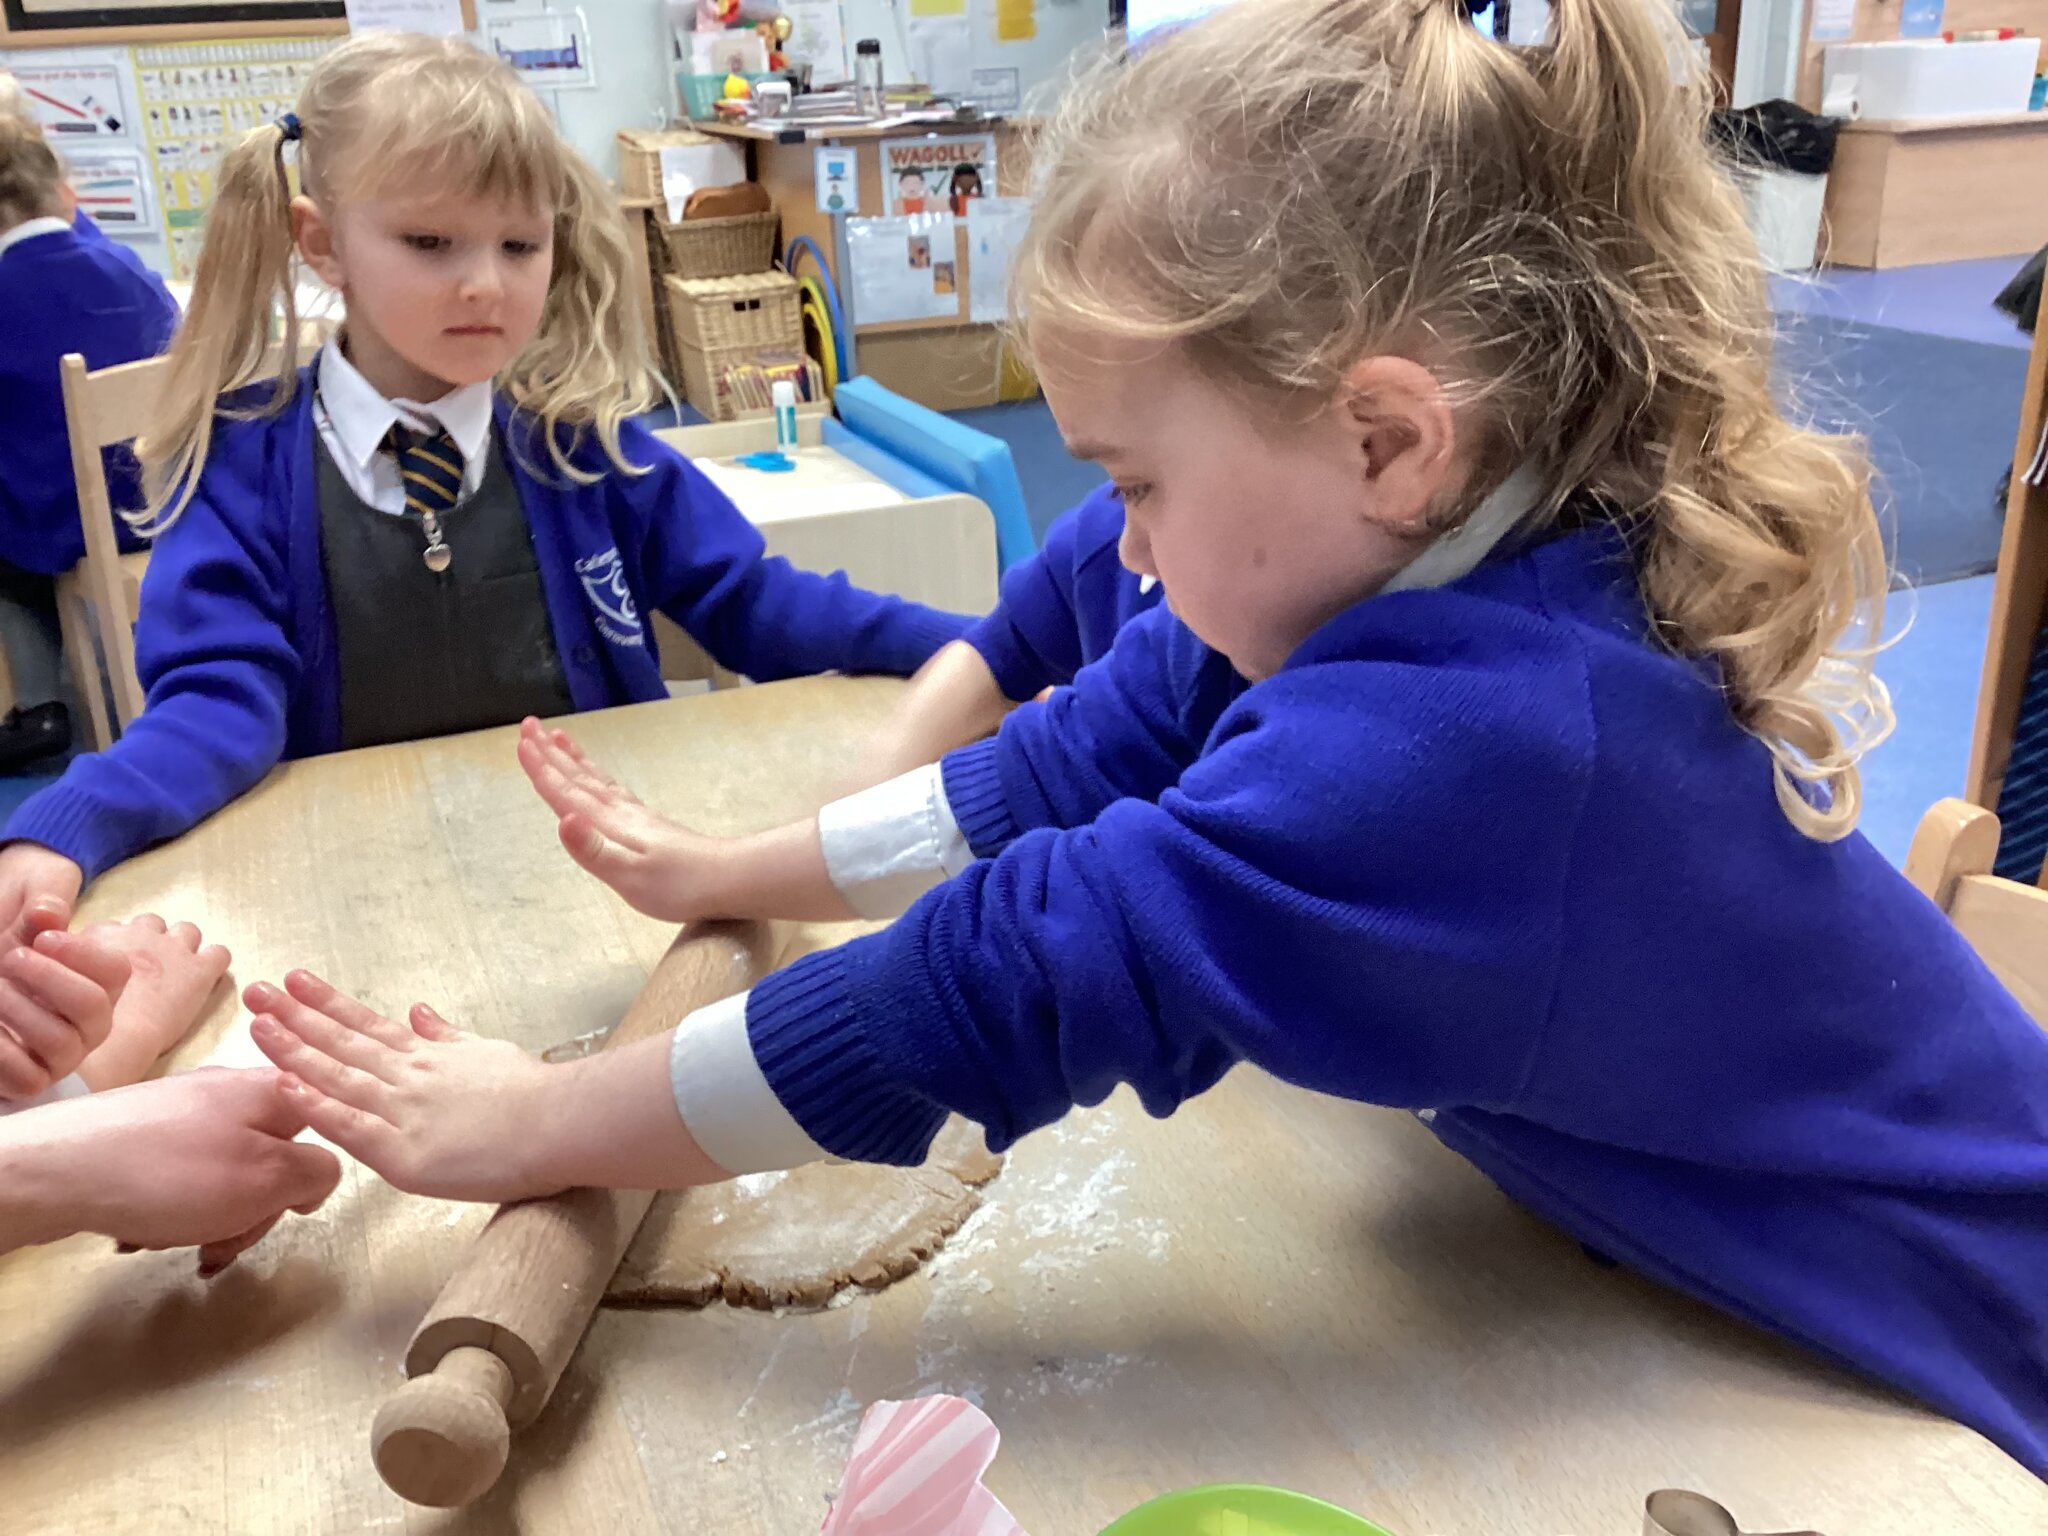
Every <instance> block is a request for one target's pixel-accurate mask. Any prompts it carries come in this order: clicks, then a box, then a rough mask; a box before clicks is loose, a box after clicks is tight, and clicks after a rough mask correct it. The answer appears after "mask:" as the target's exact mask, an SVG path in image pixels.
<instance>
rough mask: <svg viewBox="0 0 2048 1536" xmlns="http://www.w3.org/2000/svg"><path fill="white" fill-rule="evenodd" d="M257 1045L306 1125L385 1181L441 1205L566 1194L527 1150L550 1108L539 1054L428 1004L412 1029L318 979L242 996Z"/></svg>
mask: <svg viewBox="0 0 2048 1536" xmlns="http://www.w3.org/2000/svg"><path fill="white" fill-rule="evenodd" d="M242 1000H243V1001H244V1002H245V1003H247V1004H248V1005H249V1011H250V1012H251V1013H253V1014H255V1015H256V1018H255V1020H254V1022H253V1023H252V1024H251V1026H250V1033H251V1034H252V1035H253V1036H254V1037H255V1040H256V1044H257V1047H258V1048H259V1049H260V1050H261V1051H262V1052H263V1054H264V1055H265V1056H268V1057H269V1058H270V1059H271V1060H272V1061H273V1062H275V1063H276V1064H277V1065H278V1066H279V1067H280V1068H282V1069H283V1070H284V1072H285V1074H286V1078H285V1084H284V1092H285V1095H286V1097H287V1099H289V1100H290V1102H291V1103H292V1104H294V1105H295V1106H297V1108H298V1109H299V1111H300V1113H302V1114H303V1115H304V1116H305V1117H306V1122H307V1124H309V1125H311V1126H312V1127H313V1129H314V1130H316V1131H318V1132H319V1133H320V1134H321V1135H322V1136H325V1137H326V1138H327V1139H328V1140H329V1141H331V1142H333V1143H334V1144H335V1145H336V1146H338V1147H340V1148H341V1149H342V1150H343V1151H345V1152H347V1153H349V1154H350V1155H351V1156H353V1157H356V1158H359V1159H360V1160H361V1161H363V1162H364V1163H367V1164H368V1165H369V1166H370V1167H371V1168H372V1169H373V1170H375V1171H376V1172H377V1173H378V1174H380V1175H381V1176H382V1177H383V1178H384V1179H385V1180H386V1181H387V1182H389V1183H391V1184H394V1185H396V1186H397V1187H398V1188H400V1189H402V1190H405V1191H407V1192H408V1193H410V1194H415V1195H434V1196H437V1197H439V1198H441V1199H444V1200H518V1199H522V1198H524V1197H526V1196H529V1195H539V1194H549V1193H552V1192H553V1191H554V1190H557V1189H560V1188H562V1187H563V1185H562V1184H561V1183H560V1182H554V1183H550V1182H549V1179H548V1176H547V1175H546V1174H545V1173H544V1172H539V1171H536V1169H535V1167H534V1165H533V1161H532V1159H531V1158H529V1157H528V1156H527V1155H526V1154H527V1153H529V1152H531V1151H532V1150H533V1149H534V1147H535V1146H536V1140H535V1138H536V1136H537V1134H538V1133H539V1132H540V1131H541V1130H542V1129H544V1126H545V1121H546V1118H547V1116H548V1114H549V1111H550V1108H551V1106H550V1104H549V1101H548V1088H547V1083H546V1082H545V1079H546V1077H547V1075H548V1073H549V1071H550V1069H549V1068H548V1067H546V1066H545V1065H544V1064H543V1063H542V1062H541V1061H540V1060H539V1059H538V1058H536V1057H534V1056H531V1055H529V1054H528V1053H527V1052H525V1051H522V1050H521V1049H519V1047H518V1046H516V1045H511V1044H509V1043H507V1042H505V1041H502V1040H485V1039H482V1038H480V1037H478V1036H476V1035H470V1034H465V1033H464V1032H463V1031H462V1030H459V1029H457V1028H456V1027H455V1026H454V1025H453V1024H450V1023H449V1022H448V1021H447V1020H446V1019H444V1018H442V1017H441V1016H440V1015H439V1014H438V1013H436V1012H434V1010H433V1009H431V1008H429V1007H427V1006H426V1005H425V1004H424V1003H422V1004H420V1005H418V1006H416V1007H415V1008H414V1009H413V1010H412V1015H411V1018H412V1023H411V1026H410V1027H407V1026H406V1025H404V1024H400V1023H397V1022H395V1021H394V1020H391V1019H387V1018H385V1017H384V1016H383V1015H382V1014H380V1013H377V1012H376V1011H375V1010H374V1009H371V1008H367V1007H365V1006H364V1005H363V1004H361V1003H359V1002H357V1001H356V1000H355V999H354V998H352V997H349V996H347V995H345V994H344V993H341V992H338V991H336V990H335V989H334V988H333V987H331V986H329V985H328V984H327V983H326V982H324V981H322V980H321V979H320V978H319V977H317V976H314V975H312V974H311V973H309V972H306V971H293V972H292V973H291V974H290V975H288V976H286V977H285V982H284V987H283V988H282V989H280V988H277V987H274V986H271V985H269V984H268V983H267V982H258V983H257V984H256V985H254V986H252V987H250V988H249V989H248V990H247V991H245V992H244V993H243V994H242Z"/></svg>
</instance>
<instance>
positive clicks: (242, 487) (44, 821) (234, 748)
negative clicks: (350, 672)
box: [0, 439, 299, 920]
mask: <svg viewBox="0 0 2048 1536" xmlns="http://www.w3.org/2000/svg"><path fill="white" fill-rule="evenodd" d="M243 448H244V445H242V444H237V443H233V442H232V441H229V440H225V439H223V440H217V444H216V453H217V456H220V455H223V454H225V455H227V457H228V460H229V461H228V462H222V463H214V462H209V464H208V466H207V469H206V472H205V474H204V476H203V478H202V480H201V482H200V488H199V492H198V493H197V494H196V495H194V497H193V498H192V501H191V504H190V505H189V506H187V507H186V509H185V511H184V513H183V514H182V515H181V516H180V517H179V519H178V521H177V522H176V523H175V524H173V525H172V526H171V527H170V528H169V529H168V530H166V531H165V532H164V533H163V534H162V535H161V536H160V537H159V538H158V539H157V540H156V543H155V547H154V549H153V551H152V553H151V555H150V561H149V571H148V573H147V574H146V575H145V576H144V577H143V581H142V612H141V617H140V619H139V620H138V621H137V623H136V626H135V667H136V672H137V674H138V676H139V677H140V680H141V683H142V686H143V689H144V691H145V693H146V694H147V696H148V703H149V707H148V708H147V709H146V710H144V711H143V713H142V714H141V715H139V716H137V717H136V719H135V721H134V722H133V723H132V724H131V725H129V727H128V729H127V730H126V731H125V732H123V733H122V736H121V739H120V740H119V741H117V742H115V743H114V745H113V746H111V747H109V748H108V749H107V750H106V751H104V752H96V753H89V754H87V755H85V756H82V757H79V758H77V759H75V760H74V761H73V762H72V764H71V766H70V767H69V768H67V769H66V770H65V772H64V776H63V777H62V778H61V779H59V780H58V781H57V782H56V783H55V784H52V785H51V786H50V787H49V788H48V789H45V790H41V791H39V792H38V793H36V794H34V795H31V796H30V797H29V798H28V799H27V800H26V801H24V802H23V803H22V805H21V808H20V809H19V810H17V811H16V812H15V813H14V815H13V817H12V818H10V819H9V821H8V822H7V826H6V831H5V837H6V839H7V840H8V841H9V842H11V843H12V842H26V843H32V844H37V845H40V846H41V847H42V848H44V849H47V850H49V851H50V852H51V853H53V854H55V855H57V856H59V857H61V858H62V859H64V860H68V861H69V863H70V864H71V865H72V866H74V867H75V868H76V869H77V871H78V874H79V878H80V880H81V882H82V881H89V880H92V879H94V878H96V877H97V876H98V875H100V874H101V873H102V872H103V871H105V870H107V869H109V868H111V867H113V866H114V865H116V864H119V863H120V862H122V861H123V860H124V859H128V858H131V857H133V856H134V855H135V854H138V853H140V852H142V850H143V849H145V848H148V847H150V846H152V845H153V844H156V843H160V842H163V841H165V840H166V839H167V838H172V837H176V836H177V835H179V834H180V833H182V832H186V831H189V830H190V829H191V828H192V827H194V826H196V825H197V824H198V823H199V822H201V821H204V820H205V819H206V818H207V817H208V816H211V815H212V814H213V813H214V812H215V811H217V810H219V809H220V808H221V807H222V806H224V805H226V804H227V803H228V802H229V801H230V800H233V799H234V798H235V797H236V796H238V795H241V794H243V793H244V792H245V791H247V790H249V789H251V788H253V787H254V786H255V784H256V783H257V781H258V780H260V779H261V778H262V777H263V775H264V774H266V773H268V772H269V771H270V770H271V769H272V768H273V767H275V766H276V764H277V760H278V758H279V757H280V756H281V755H282V754H283V752H284V743H285V700H286V698H287V696H288V694H289V691H290V688H291V685H292V682H293V681H294V680H295V679H296V677H297V674H298V665H299V663H298V657H297V654H296V653H295V652H294V651H293V649H292V646H291V642H290V640H289V639H288V638H287V635H286V632H285V625H286V618H287V609H288V601H287V597H286V586H287V579H288V578H287V575H286V572H285V569H284V557H283V553H282V551H281V550H278V549H274V548H271V547H269V546H268V545H267V544H266V542H265V541H264V540H263V538H262V537H261V535H260V534H257V533H255V532H252V530H251V529H250V528H249V527H247V526H245V522H247V521H252V520H253V519H254V518H255V515H256V514H255V512H254V509H255V508H256V507H257V506H258V504H259V503H260V501H261V498H262V496H263V494H264V485H265V479H264V475H265V469H264V466H263V465H262V464H260V463H253V464H247V465H243V464H238V463H235V462H232V459H233V456H234V455H233V453H231V452H230V451H229V450H230V449H233V450H236V451H241V450H243ZM249 456H250V457H252V458H253V457H256V455H255V453H254V452H253V450H250V451H249ZM228 507H233V508H236V509H240V510H239V511H238V512H236V513H234V514H229V513H225V512H224V511H223V508H228ZM12 853H14V849H13V848H9V849H7V850H5V851H0V920H4V919H5V914H6V911H7V908H8V905H9V901H10V899H12V900H13V901H14V904H15V905H16V906H19V905H21V900H20V898H19V896H15V897H12V898H10V896H9V891H10V889H11V887H9V886H8V885H7V884H6V879H5V877H6V876H7V875H8V874H9V870H8V868H7V862H6V861H7V858H8V855H9V854H12ZM75 894H76V888H75V887H74V888H73V895H74V896H75Z"/></svg>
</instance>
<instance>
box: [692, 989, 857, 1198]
mask: <svg viewBox="0 0 2048 1536" xmlns="http://www.w3.org/2000/svg"><path fill="white" fill-rule="evenodd" d="M747 997H748V994H747V993H745V992H742V993H740V994H738V995H737V996H735V997H727V998H721V999H720V1000H719V1001H717V1002H715V1003H712V1004H710V1005H709V1006H708V1007H704V1008H699V1009H698V1010H697V1011H696V1012H695V1013H693V1014H691V1015H690V1016H689V1017H688V1018H686V1019H684V1020H683V1022H682V1023H681V1024H679V1025H677V1026H676V1038H675V1043H674V1044H673V1045H672V1046H670V1047H669V1055H668V1079H669V1087H670V1088H671V1089H672V1090H673V1092H674V1093H675V1097H676V1110H677V1112H678V1113H680V1114H681V1115H682V1117H683V1124H684V1125H685V1126H687V1127H688V1128H689V1132H690V1135H691V1137H692V1138H693V1139H694V1140H695V1141H696V1143H697V1145H698V1147H700V1148H701V1149H702V1150H703V1153H704V1155H705V1156H706V1157H708V1158H710V1159H711V1161H713V1162H714V1163H716V1164H718V1166H719V1167H721V1168H723V1169H724V1170H725V1171H726V1172H727V1173H734V1174H740V1173H769V1172H772V1171H774V1170H777V1169H782V1168H800V1167H802V1166H803V1165H804V1164H805V1163H815V1162H819V1161H822V1160H824V1159H825V1158H827V1157H828V1156H829V1154H828V1153H827V1152H826V1151H825V1149H824V1148H823V1147H821V1146H819V1145H818V1144H817V1143H816V1142H815V1141H813V1140H811V1138H810V1135H809V1133H808V1132H806V1131H805V1130H804V1128H803V1127H802V1126H801V1125H798V1124H797V1123H796V1117H795V1116H794V1115H792V1114H790V1112H789V1111H788V1110H787V1109H784V1108H783V1107H782V1100H780V1099H778V1098H777V1097H776V1096H775V1090H774V1089H773V1088H770V1087H769V1086H768V1079H767V1077H766V1076H765V1075H764V1074H763V1073H762V1071H761V1064H760V1063H759V1062H758V1061H756V1060H755V1059H754V1043H753V1041H751V1040H750V1039H748V1038H747Z"/></svg>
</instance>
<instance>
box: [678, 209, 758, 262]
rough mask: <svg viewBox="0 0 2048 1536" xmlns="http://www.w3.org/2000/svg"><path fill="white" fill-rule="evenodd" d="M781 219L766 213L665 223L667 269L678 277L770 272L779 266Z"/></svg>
mask: <svg viewBox="0 0 2048 1536" xmlns="http://www.w3.org/2000/svg"><path fill="white" fill-rule="evenodd" d="M780 222H781V221H780V220H779V219H778V218H777V216H776V214H775V211H774V210H773V209H772V208H771V209H770V210H769V211H768V212H766V213H748V214H742V215H741V216H740V217H739V218H736V219H685V220H683V222H682V223H680V224H669V223H663V224H662V226H661V233H662V238H663V239H664V240H665V241H666V242H667V245H668V260H667V262H666V263H665V270H666V271H667V272H668V273H669V274H670V275H671V276H674V277H685V278H704V277H740V276H744V275H745V274H747V273H749V272H766V271H768V270H769V269H771V268H772V267H773V266H774V265H775V233H776V229H777V227H778V225H779V224H780Z"/></svg>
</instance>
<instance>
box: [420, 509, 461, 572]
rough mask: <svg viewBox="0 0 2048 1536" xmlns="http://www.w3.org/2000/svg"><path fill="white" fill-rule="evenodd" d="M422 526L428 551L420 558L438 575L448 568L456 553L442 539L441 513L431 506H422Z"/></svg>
mask: <svg viewBox="0 0 2048 1536" xmlns="http://www.w3.org/2000/svg"><path fill="white" fill-rule="evenodd" d="M420 527H421V528H422V529H423V530H424V531H425V533H426V535H427V552H426V554H424V555H423V556H421V557H420V558H422V559H423V560H425V561H426V562H427V569H428V570H430V571H432V572H433V573H434V574H435V575H436V576H438V575H440V574H441V573H442V572H443V571H445V570H447V569H448V566H449V564H450V563H451V562H452V561H453V560H454V559H455V553H454V551H453V550H451V549H449V547H448V546H447V544H446V543H444V542H443V541H442V539H441V514H440V513H438V512H436V511H434V510H433V509H432V508H431V507H422V508H420Z"/></svg>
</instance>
